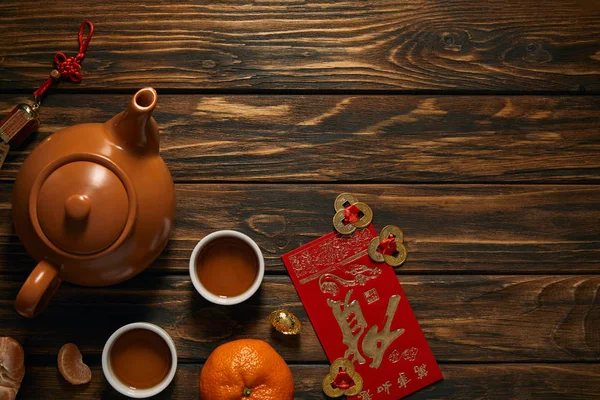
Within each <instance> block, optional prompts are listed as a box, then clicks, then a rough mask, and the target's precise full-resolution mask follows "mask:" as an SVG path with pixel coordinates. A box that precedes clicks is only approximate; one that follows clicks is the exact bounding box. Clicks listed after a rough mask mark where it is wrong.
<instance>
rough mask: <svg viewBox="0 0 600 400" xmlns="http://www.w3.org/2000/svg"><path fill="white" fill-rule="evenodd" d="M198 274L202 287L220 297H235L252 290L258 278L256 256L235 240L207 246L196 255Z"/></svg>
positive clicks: (239, 241) (250, 249)
mask: <svg viewBox="0 0 600 400" xmlns="http://www.w3.org/2000/svg"><path fill="white" fill-rule="evenodd" d="M196 263H197V268H196V270H197V273H198V279H199V280H200V282H202V286H204V287H205V288H206V290H208V291H209V292H211V293H212V294H214V295H216V296H219V297H224V298H227V297H234V296H238V295H240V294H242V293H244V292H245V291H246V290H248V289H249V288H250V286H252V284H253V283H254V280H255V279H256V275H257V274H258V260H257V258H256V253H254V251H253V250H252V248H251V247H250V246H249V245H248V244H247V243H246V242H243V241H241V240H239V239H235V238H221V239H215V240H214V241H212V242H210V243H209V244H208V245H207V246H206V247H205V248H204V249H203V250H202V251H201V252H200V254H199V255H198V259H197V260H196Z"/></svg>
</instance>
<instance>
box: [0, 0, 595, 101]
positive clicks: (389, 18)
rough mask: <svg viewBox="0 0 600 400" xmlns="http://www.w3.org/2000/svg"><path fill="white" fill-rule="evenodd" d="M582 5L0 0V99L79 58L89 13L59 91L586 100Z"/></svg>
mask: <svg viewBox="0 0 600 400" xmlns="http://www.w3.org/2000/svg"><path fill="white" fill-rule="evenodd" d="M593 3H594V2H593V1H591V0H566V1H565V0H546V1H544V2H543V4H541V3H540V2H539V1H537V0H508V1H502V2H498V1H495V0H485V1H481V0H461V1H435V2H432V1H426V0H385V1H376V2H364V1H360V0H347V1H327V0H318V1H311V2H305V1H298V0H274V1H259V0H257V1H252V2H239V1H237V0H229V1H222V0H218V1H217V0H213V1H204V2H200V3H198V2H192V1H182V2H177V3H172V2H167V1H153V2H148V3H147V4H141V2H129V3H127V2H118V1H114V0H113V1H104V0H93V1H87V2H85V3H77V2H75V3H74V2H72V1H66V0H54V1H43V0H38V1H30V2H28V3H27V6H24V5H23V3H22V2H21V1H15V0H4V1H3V2H2V3H1V4H0V90H2V89H24V90H33V88H34V87H37V86H39V85H40V83H41V82H42V81H43V80H45V79H46V77H47V76H48V73H49V72H50V69H51V62H52V55H53V54H54V52H56V51H64V52H67V53H68V54H71V55H74V54H75V53H76V51H77V42H76V39H75V38H76V32H77V28H78V27H79V24H80V23H81V21H82V20H83V19H86V18H90V17H91V18H92V20H93V21H94V23H95V24H96V31H95V32H96V34H95V37H94V39H93V41H92V44H91V47H90V48H89V51H88V55H87V57H86V60H85V63H84V74H85V78H84V81H83V82H82V84H81V85H79V86H78V87H76V88H73V86H72V85H69V84H65V85H62V87H61V89H62V88H69V90H78V91H79V90H86V89H103V90H104V89H107V90H117V89H119V90H120V89H123V88H137V87H139V86H142V85H144V86H145V85H148V84H150V85H153V86H155V87H158V88H185V89H204V88H209V89H212V88H217V89H224V88H233V89H318V90H324V89H380V90H387V89H400V90H406V89H408V90H448V89H450V90H477V91H507V90H514V91H528V90H543V91H547V90H548V91H554V90H559V91H581V90H586V91H592V92H597V91H598V90H599V89H600V79H599V78H600V39H599V38H600V10H599V9H598V7H596V6H595V5H594V4H593ZM32 10H35V11H34V12H32ZM90 10H93V12H91V11H90ZM48 16H52V17H51V18H49V17H48Z"/></svg>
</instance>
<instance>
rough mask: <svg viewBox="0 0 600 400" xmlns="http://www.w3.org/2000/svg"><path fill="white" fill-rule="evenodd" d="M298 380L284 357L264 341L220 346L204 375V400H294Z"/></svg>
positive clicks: (207, 364)
mask: <svg viewBox="0 0 600 400" xmlns="http://www.w3.org/2000/svg"><path fill="white" fill-rule="evenodd" d="M293 398H294V380H293V378H292V372H291V371H290V368H289V367H288V366H287V364H286V363H285V361H284V360H283V358H281V356H280V355H279V354H277V352H276V351H275V349H273V348H272V347H271V346H270V345H269V344H268V343H266V342H263V341H262V340H255V339H241V340H235V341H233V342H229V343H225V344H223V345H221V346H219V347H217V348H216V349H215V350H214V351H213V352H212V354H211V355H210V356H209V357H208V360H206V364H204V367H203V368H202V371H201V372H200V399H201V400H240V399H242V400H292V399H293Z"/></svg>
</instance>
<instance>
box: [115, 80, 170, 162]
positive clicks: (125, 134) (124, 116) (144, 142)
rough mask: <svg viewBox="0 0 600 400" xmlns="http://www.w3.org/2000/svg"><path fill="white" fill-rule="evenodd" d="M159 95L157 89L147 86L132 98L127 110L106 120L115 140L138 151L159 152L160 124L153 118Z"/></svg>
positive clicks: (127, 147)
mask: <svg viewBox="0 0 600 400" xmlns="http://www.w3.org/2000/svg"><path fill="white" fill-rule="evenodd" d="M157 100H158V95H157V94H156V90H154V89H153V88H151V87H146V88H143V89H141V90H139V91H138V92H137V93H136V94H135V95H134V96H133V98H132V99H131V102H130V103H129V105H128V106H127V109H125V111H123V112H121V113H119V114H117V115H115V116H114V117H113V118H111V119H110V120H108V121H106V128H107V131H108V132H109V134H111V135H112V137H113V139H114V140H115V142H116V143H117V144H118V145H120V146H122V147H124V148H126V149H127V150H134V151H137V152H144V153H145V152H150V153H153V154H158V150H159V138H158V125H157V124H156V121H155V120H154V118H152V111H153V110H154V107H156V102H157Z"/></svg>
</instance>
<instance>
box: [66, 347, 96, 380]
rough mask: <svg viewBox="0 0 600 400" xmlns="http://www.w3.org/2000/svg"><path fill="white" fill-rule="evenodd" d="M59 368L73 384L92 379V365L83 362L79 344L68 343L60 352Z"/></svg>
mask: <svg viewBox="0 0 600 400" xmlns="http://www.w3.org/2000/svg"><path fill="white" fill-rule="evenodd" d="M58 370H59V371H60V374H61V375H62V376H63V378H65V379H66V380H67V382H69V383H70V384H72V385H83V384H86V383H88V382H89V381H91V380H92V371H91V370H90V367H88V366H87V365H86V364H84V363H83V357H82V355H81V352H80V351H79V348H78V347H77V345H75V344H73V343H67V344H65V345H63V347H61V348H60V351H59V352H58Z"/></svg>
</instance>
